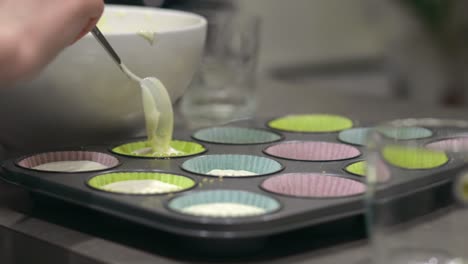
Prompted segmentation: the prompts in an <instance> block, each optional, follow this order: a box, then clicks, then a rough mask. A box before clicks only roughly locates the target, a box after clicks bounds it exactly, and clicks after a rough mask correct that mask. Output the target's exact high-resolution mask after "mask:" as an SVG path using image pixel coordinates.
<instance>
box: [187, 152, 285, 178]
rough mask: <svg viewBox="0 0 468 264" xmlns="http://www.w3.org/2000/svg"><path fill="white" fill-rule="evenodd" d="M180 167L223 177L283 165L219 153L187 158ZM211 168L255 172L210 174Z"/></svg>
mask: <svg viewBox="0 0 468 264" xmlns="http://www.w3.org/2000/svg"><path fill="white" fill-rule="evenodd" d="M181 167H182V169H184V170H186V171H188V172H191V173H196V174H202V175H207V176H215V177H216V176H223V177H252V176H261V175H266V174H272V173H276V172H278V171H281V170H282V169H283V165H282V164H281V163H279V162H277V161H275V160H273V159H269V158H265V157H260V156H252V155H235V154H219V155H205V156H200V157H196V158H192V159H189V160H187V161H185V162H184V163H183V164H182V166H181ZM213 170H234V171H246V172H252V173H255V175H247V176H242V175H239V176H236V175H219V174H218V175H210V174H208V173H209V172H211V171H213Z"/></svg>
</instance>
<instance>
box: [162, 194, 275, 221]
mask: <svg viewBox="0 0 468 264" xmlns="http://www.w3.org/2000/svg"><path fill="white" fill-rule="evenodd" d="M168 207H169V209H171V210H173V211H176V212H178V213H182V214H186V215H193V216H202V217H216V218H236V217H252V216H261V215H264V214H269V213H273V212H275V211H277V210H279V209H280V203H279V202H278V201H277V200H276V199H273V198H271V197H269V196H266V195H262V194H258V193H253V192H247V191H238V190H213V191H202V192H197V193H192V194H187V195H184V196H180V197H176V198H174V199H172V200H171V201H170V202H169V204H168Z"/></svg>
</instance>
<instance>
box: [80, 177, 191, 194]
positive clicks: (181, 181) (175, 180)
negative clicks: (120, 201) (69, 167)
mask: <svg viewBox="0 0 468 264" xmlns="http://www.w3.org/2000/svg"><path fill="white" fill-rule="evenodd" d="M145 180H155V181H158V182H161V183H163V184H170V185H175V186H177V187H178V188H177V189H171V190H168V191H165V190H154V191H134V190H132V191H116V190H112V189H109V188H108V187H106V186H108V185H109V184H112V183H124V182H126V181H145ZM86 183H87V185H88V186H90V187H91V188H94V189H97V190H100V191H104V192H110V193H119V194H140V195H151V194H166V193H173V192H181V191H186V190H189V189H191V188H193V187H195V185H196V182H195V180H193V179H192V178H190V177H187V176H182V175H176V174H170V173H162V172H112V173H105V174H100V175H97V176H93V177H92V178H90V179H89V180H88V181H87V182H86Z"/></svg>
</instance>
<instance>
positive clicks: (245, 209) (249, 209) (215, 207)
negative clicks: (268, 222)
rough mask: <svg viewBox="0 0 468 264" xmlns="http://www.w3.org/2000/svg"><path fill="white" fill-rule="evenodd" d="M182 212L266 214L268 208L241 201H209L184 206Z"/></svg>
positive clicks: (209, 214)
mask: <svg viewBox="0 0 468 264" xmlns="http://www.w3.org/2000/svg"><path fill="white" fill-rule="evenodd" d="M182 212H184V213H187V214H192V215H198V216H213V217H236V216H237V217H239V216H253V215H261V214H265V213H266V210H265V209H263V208H260V207H257V206H252V205H245V204H240V203H208V204H197V205H192V206H189V207H186V208H183V209H182Z"/></svg>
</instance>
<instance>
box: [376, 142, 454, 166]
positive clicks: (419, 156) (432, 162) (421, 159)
mask: <svg viewBox="0 0 468 264" xmlns="http://www.w3.org/2000/svg"><path fill="white" fill-rule="evenodd" d="M383 157H384V159H385V160H386V161H387V162H388V163H389V164H391V165H393V166H396V167H399V168H403V169H410V170H418V169H435V168H437V167H440V166H442V165H444V164H446V163H447V162H448V160H449V159H448V157H447V155H446V154H445V153H444V152H442V151H436V150H429V149H425V148H422V147H405V146H398V145H394V146H387V147H385V148H384V149H383Z"/></svg>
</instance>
